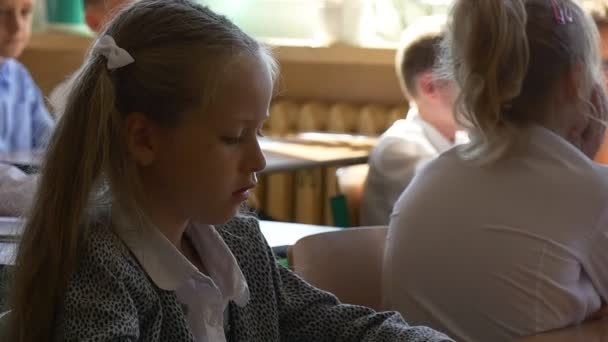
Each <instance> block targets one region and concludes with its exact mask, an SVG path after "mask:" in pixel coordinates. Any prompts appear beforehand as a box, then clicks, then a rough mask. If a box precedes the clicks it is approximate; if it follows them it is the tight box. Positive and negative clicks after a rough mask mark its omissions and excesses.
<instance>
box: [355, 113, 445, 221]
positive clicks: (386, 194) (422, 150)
mask: <svg viewBox="0 0 608 342" xmlns="http://www.w3.org/2000/svg"><path fill="white" fill-rule="evenodd" d="M452 146H453V144H452V143H451V142H450V141H449V140H448V139H447V138H446V137H444V136H443V135H442V134H441V133H440V132H439V131H438V130H437V129H435V127H433V126H432V125H431V124H430V123H428V122H426V121H425V120H424V119H422V118H421V117H420V116H419V115H418V110H417V109H416V108H415V107H412V108H410V110H409V112H408V114H407V117H406V119H405V120H397V121H395V123H393V125H392V126H391V127H390V128H389V129H388V130H387V131H386V132H385V133H384V134H382V136H381V137H380V139H379V140H378V144H377V145H376V146H375V147H374V149H373V150H372V152H371V154H370V157H369V173H368V176H367V181H366V184H365V188H364V191H363V198H362V204H361V225H388V222H389V217H390V214H391V212H392V209H393V205H394V204H395V202H396V201H397V198H399V195H400V194H401V192H403V190H404V189H405V187H406V186H407V185H408V184H409V183H410V181H411V180H412V179H413V178H414V175H415V174H416V170H417V169H418V168H419V167H420V166H421V165H422V164H424V163H425V162H427V161H428V160H430V159H431V158H433V157H435V156H437V155H438V154H439V153H441V152H443V151H445V150H447V149H449V148H450V147H452Z"/></svg>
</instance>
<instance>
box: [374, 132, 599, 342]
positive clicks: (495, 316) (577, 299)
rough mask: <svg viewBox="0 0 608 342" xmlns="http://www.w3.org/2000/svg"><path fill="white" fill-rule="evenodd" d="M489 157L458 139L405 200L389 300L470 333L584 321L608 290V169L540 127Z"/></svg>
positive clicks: (489, 334) (485, 335) (507, 337)
mask: <svg viewBox="0 0 608 342" xmlns="http://www.w3.org/2000/svg"><path fill="white" fill-rule="evenodd" d="M520 138H521V139H523V140H521V145H522V146H523V147H522V148H521V149H519V150H518V151H517V152H514V154H513V155H512V157H509V158H507V159H504V160H502V161H499V162H497V163H496V164H494V165H492V166H488V167H480V166H478V165H475V164H474V163H473V162H471V161H465V160H463V159H462V158H461V157H460V154H459V152H458V147H456V148H453V149H451V150H449V151H447V152H445V153H443V154H442V155H441V156H439V157H438V158H436V159H435V160H433V161H431V162H430V163H428V164H427V166H426V167H425V168H424V169H422V170H421V171H420V173H419V174H418V175H417V176H416V178H415V179H414V180H413V181H412V183H411V184H410V185H409V186H408V188H407V189H406V191H405V192H404V193H403V194H402V195H401V197H400V198H399V200H398V202H397V203H396V204H395V208H394V213H393V216H392V218H391V222H390V227H389V232H388V237H387V245H386V251H385V260H384V270H383V291H384V303H385V305H386V307H387V308H388V309H396V310H398V311H400V312H402V313H403V314H404V315H405V317H407V319H408V320H409V321H410V323H413V324H425V325H429V326H431V327H432V328H435V329H438V330H440V331H443V332H445V333H447V334H448V335H450V336H452V337H453V338H454V339H455V340H457V341H462V342H488V341H492V342H503V341H504V342H506V341H511V340H513V339H515V338H517V337H520V336H524V335H530V334H534V333H537V332H541V331H547V330H551V329H557V328H561V327H565V326H568V325H572V324H577V323H580V322H581V321H583V320H584V319H585V318H586V317H588V316H589V315H590V314H592V313H594V312H595V311H597V310H598V309H599V308H600V306H601V304H602V299H603V300H604V301H605V300H606V299H608V210H607V208H608V169H607V168H606V167H605V166H602V165H599V164H596V163H594V162H593V161H592V160H590V159H589V158H588V157H586V156H585V155H584V154H583V153H581V152H580V151H579V150H578V149H576V148H575V147H574V146H573V145H571V144H570V143H568V142H567V141H566V140H564V139H563V138H561V137H560V136H558V135H556V134H554V133H553V132H551V131H549V130H547V129H545V128H541V127H538V126H536V127H533V128H531V129H530V136H529V139H527V140H526V139H525V138H523V137H520Z"/></svg>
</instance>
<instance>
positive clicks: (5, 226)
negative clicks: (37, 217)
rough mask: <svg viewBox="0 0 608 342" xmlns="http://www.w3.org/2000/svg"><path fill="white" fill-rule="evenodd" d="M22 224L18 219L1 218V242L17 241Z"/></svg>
mask: <svg viewBox="0 0 608 342" xmlns="http://www.w3.org/2000/svg"><path fill="white" fill-rule="evenodd" d="M21 223H22V220H21V219H20V218H18V217H6V216H0V241H7V240H16V239H17V238H18V237H19V235H20V234H21V229H22V224H21Z"/></svg>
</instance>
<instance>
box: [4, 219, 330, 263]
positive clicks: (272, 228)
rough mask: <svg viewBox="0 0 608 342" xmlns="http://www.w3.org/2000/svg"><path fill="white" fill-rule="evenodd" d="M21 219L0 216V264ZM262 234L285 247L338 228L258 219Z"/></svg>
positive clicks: (11, 253)
mask: <svg viewBox="0 0 608 342" xmlns="http://www.w3.org/2000/svg"><path fill="white" fill-rule="evenodd" d="M21 222H22V221H21V219H19V218H14V217H0V265H10V264H12V263H13V262H12V259H13V256H14V253H15V248H16V246H17V241H18V238H19V232H20V228H19V227H20V224H21ZM260 229H261V231H262V234H263V235H264V237H265V238H266V240H267V241H268V244H269V245H270V247H273V248H275V249H278V250H283V249H286V246H291V245H293V244H295V243H296V241H298V240H299V239H301V238H303V237H305V236H308V235H312V234H317V233H323V232H328V231H334V230H339V229H340V228H337V227H328V226H315V225H308V224H298V223H288V222H273V221H260Z"/></svg>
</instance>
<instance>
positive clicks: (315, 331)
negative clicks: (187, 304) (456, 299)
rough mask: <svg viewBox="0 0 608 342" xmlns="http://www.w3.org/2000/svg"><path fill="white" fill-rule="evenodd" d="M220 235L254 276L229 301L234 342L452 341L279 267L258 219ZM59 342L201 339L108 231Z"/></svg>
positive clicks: (67, 310)
mask: <svg viewBox="0 0 608 342" xmlns="http://www.w3.org/2000/svg"><path fill="white" fill-rule="evenodd" d="M217 230H218V232H219V233H220V234H221V236H222V238H223V239H224V241H225V242H226V244H227V245H228V246H229V247H230V249H231V251H232V253H233V254H234V256H235V257H236V260H237V262H238V264H239V266H240V268H241V270H242V272H243V274H244V276H245V278H246V280H247V285H248V287H249V290H250V294H251V297H250V300H249V302H248V303H247V305H245V306H244V307H238V306H237V305H236V304H234V303H230V304H229V305H228V308H227V312H226V315H227V317H228V320H227V324H226V325H225V331H226V336H227V340H228V341H229V342H237V341H238V342H245V341H247V342H275V341H276V342H278V341H294V342H297V341H311V342H313V341H314V342H317V341H328V342H329V341H331V342H334V341H335V342H337V341H379V342H388V341H408V342H423V341H424V342H441V341H452V340H450V339H449V338H448V337H446V336H445V335H443V334H441V333H438V332H436V331H433V330H432V329H430V328H426V327H410V326H408V325H407V324H406V323H404V322H403V320H402V318H401V316H400V315H399V314H397V313H392V312H385V313H375V312H374V311H373V310H371V309H367V308H364V307H360V306H353V305H345V304H340V303H339V302H338V300H337V299H336V297H334V296H333V295H331V294H329V293H326V292H323V291H321V290H318V289H316V288H314V287H312V286H310V285H309V284H307V283H306V282H304V281H303V280H301V279H300V278H298V277H297V276H296V275H294V274H293V273H292V272H291V271H289V270H288V269H285V268H283V267H282V266H279V265H277V264H276V262H275V259H274V255H273V253H272V250H271V249H270V248H269V247H268V244H267V243H266V240H265V239H264V237H263V236H262V234H261V232H260V230H259V226H258V221H257V220H256V219H255V218H250V217H237V218H235V219H233V220H232V221H231V222H229V223H228V224H226V225H223V226H218V227H217ZM55 337H56V340H57V341H113V342H123V341H124V342H127V341H129V342H131V341H145V342H157V341H163V342H164V341H175V342H182V341H184V342H185V341H194V338H193V337H192V334H191V333H190V331H189V328H188V323H187V321H186V318H185V316H184V313H183V312H182V309H181V306H180V304H179V303H178V301H177V298H176V295H175V293H174V292H171V291H164V290H161V289H159V288H158V287H156V286H155V285H154V283H153V282H152V281H151V280H150V279H149V278H148V277H147V275H146V273H145V271H144V270H143V268H142V267H141V266H140V265H139V264H138V262H137V260H136V259H135V257H134V256H133V255H132V254H131V253H130V252H129V250H128V249H127V247H126V246H125V245H124V244H123V243H122V241H121V240H120V239H119V238H118V236H117V235H115V234H114V233H113V232H111V231H110V230H109V229H106V228H96V229H93V231H92V232H91V234H90V236H89V239H88V243H87V248H86V249H85V251H84V252H83V255H82V256H81V258H80V262H79V266H78V269H77V271H76V272H75V273H74V274H73V276H72V277H71V280H70V282H69V284H68V289H67V293H66V296H65V300H64V302H63V305H62V306H61V307H60V308H59V317H58V321H57V329H56V334H55Z"/></svg>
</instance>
